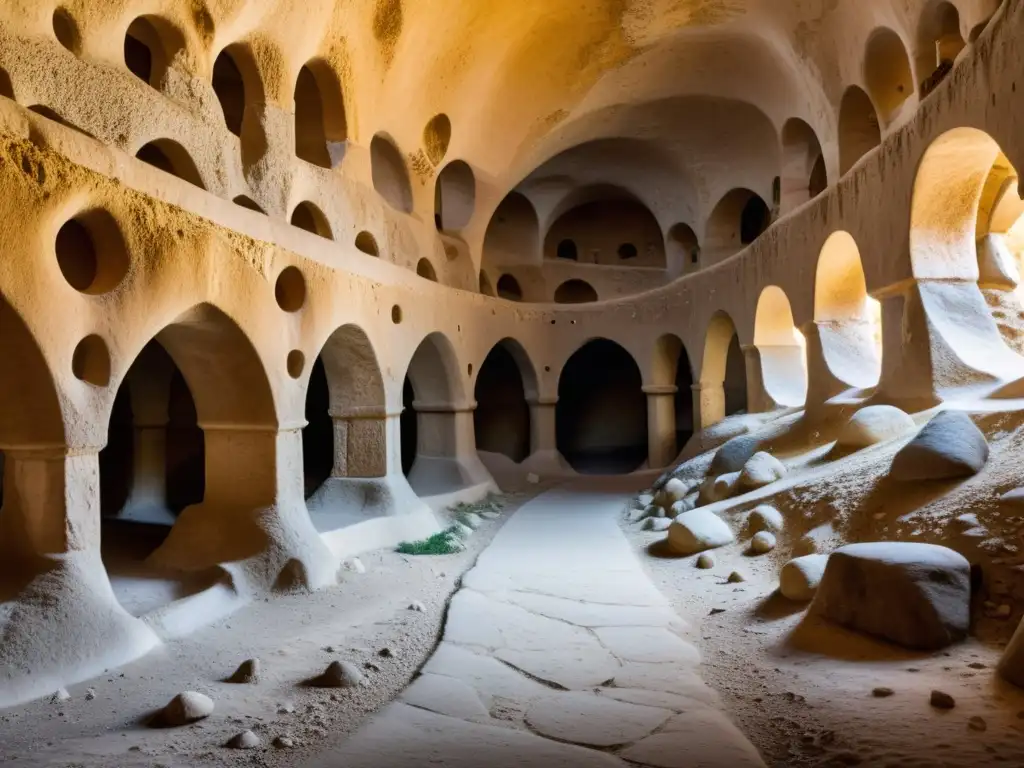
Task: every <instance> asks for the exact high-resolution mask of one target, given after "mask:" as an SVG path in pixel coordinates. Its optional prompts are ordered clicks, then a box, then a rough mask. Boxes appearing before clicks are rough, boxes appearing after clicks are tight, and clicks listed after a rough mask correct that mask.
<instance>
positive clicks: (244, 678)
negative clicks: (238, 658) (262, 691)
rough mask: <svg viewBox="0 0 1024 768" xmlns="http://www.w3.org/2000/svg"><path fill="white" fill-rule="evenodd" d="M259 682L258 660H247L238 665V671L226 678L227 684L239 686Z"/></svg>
mask: <svg viewBox="0 0 1024 768" xmlns="http://www.w3.org/2000/svg"><path fill="white" fill-rule="evenodd" d="M259 681H260V660H259V659H247V660H246V661H243V662H242V663H241V664H239V665H238V669H236V670H235V671H234V673H233V674H232V675H231V677H229V678H228V682H229V683H239V684H243V685H244V684H251V683H258V682H259Z"/></svg>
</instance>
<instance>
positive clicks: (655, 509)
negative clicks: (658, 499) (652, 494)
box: [644, 504, 667, 519]
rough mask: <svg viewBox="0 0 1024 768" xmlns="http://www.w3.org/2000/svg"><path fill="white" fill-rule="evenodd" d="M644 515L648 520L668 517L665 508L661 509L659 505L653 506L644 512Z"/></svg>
mask: <svg viewBox="0 0 1024 768" xmlns="http://www.w3.org/2000/svg"><path fill="white" fill-rule="evenodd" d="M644 514H645V515H646V516H647V518H648V519H650V518H662V517H665V516H666V515H667V513H666V512H665V508H664V507H660V506H658V505H657V504H651V506H649V507H648V508H647V509H645V510H644Z"/></svg>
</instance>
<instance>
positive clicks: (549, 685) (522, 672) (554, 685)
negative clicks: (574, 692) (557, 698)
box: [492, 656, 570, 691]
mask: <svg viewBox="0 0 1024 768" xmlns="http://www.w3.org/2000/svg"><path fill="white" fill-rule="evenodd" d="M492 658H493V659H494V660H495V661H497V662H498V663H500V664H504V665H505V666H506V667H508V668H509V669H511V670H514V671H516V672H518V673H519V674H520V675H522V676H523V677H525V678H526V679H528V680H533V682H535V683H540V684H541V685H543V686H545V687H546V688H550V689H551V690H553V691H568V690H570V689H569V688H566V687H565V686H564V685H562V684H561V683H556V682H555V681H554V680H545V679H544V678H543V677H538V676H537V675H535V674H533V673H532V672H527V671H526V670H525V669H522V668H521V667H517V666H516V665H515V664H513V663H512V662H511V661H505V660H504V659H499V658H498V657H497V656H494V657H492Z"/></svg>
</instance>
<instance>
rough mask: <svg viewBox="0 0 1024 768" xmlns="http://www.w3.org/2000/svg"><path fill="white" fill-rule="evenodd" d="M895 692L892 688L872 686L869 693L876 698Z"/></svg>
mask: <svg viewBox="0 0 1024 768" xmlns="http://www.w3.org/2000/svg"><path fill="white" fill-rule="evenodd" d="M895 694H896V691H894V690H893V689H892V688H874V689H873V690H872V691H871V695H872V696H874V697H875V698H876V699H887V698H889V697H890V696H893V695H895Z"/></svg>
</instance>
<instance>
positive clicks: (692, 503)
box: [668, 493, 697, 520]
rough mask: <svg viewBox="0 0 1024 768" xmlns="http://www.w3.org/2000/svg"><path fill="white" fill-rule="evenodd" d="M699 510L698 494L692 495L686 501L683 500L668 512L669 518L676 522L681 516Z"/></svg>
mask: <svg viewBox="0 0 1024 768" xmlns="http://www.w3.org/2000/svg"><path fill="white" fill-rule="evenodd" d="M696 508H697V494H696V493H691V494H689V495H688V496H687V497H686V498H685V499H681V500H680V501H677V502H676V503H675V504H673V505H672V508H671V509H669V511H668V516H669V517H671V518H672V519H673V520H675V519H676V518H677V517H679V516H680V515H683V514H686V513H687V512H692V511H693V510H695V509H696Z"/></svg>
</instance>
